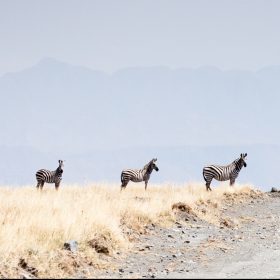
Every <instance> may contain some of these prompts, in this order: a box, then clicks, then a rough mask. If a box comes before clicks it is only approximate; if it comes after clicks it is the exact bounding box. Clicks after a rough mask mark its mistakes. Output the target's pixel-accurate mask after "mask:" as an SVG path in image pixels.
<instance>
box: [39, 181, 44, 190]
mask: <svg viewBox="0 0 280 280" xmlns="http://www.w3.org/2000/svg"><path fill="white" fill-rule="evenodd" d="M44 183H45V182H44V181H43V182H41V184H40V190H43V187H44Z"/></svg>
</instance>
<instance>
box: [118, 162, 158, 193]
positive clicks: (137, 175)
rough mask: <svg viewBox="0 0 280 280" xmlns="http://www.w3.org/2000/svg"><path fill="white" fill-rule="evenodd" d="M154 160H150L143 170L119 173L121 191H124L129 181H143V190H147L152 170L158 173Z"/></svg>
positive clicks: (127, 170) (128, 170)
mask: <svg viewBox="0 0 280 280" xmlns="http://www.w3.org/2000/svg"><path fill="white" fill-rule="evenodd" d="M156 161H157V159H156V158H154V159H152V160H151V161H150V162H149V163H148V164H146V165H145V166H144V167H143V169H126V170H123V171H122V173H121V181H122V185H121V190H122V189H124V188H125V187H126V186H127V184H128V182H129V181H132V182H143V181H145V190H146V189H147V184H148V181H149V179H150V175H151V173H152V171H153V170H156V171H158V170H159V169H158V167H157V166H156V164H155V162H156Z"/></svg>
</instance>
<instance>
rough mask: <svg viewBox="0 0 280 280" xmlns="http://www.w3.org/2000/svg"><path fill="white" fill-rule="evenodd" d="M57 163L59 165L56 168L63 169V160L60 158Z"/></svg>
mask: <svg viewBox="0 0 280 280" xmlns="http://www.w3.org/2000/svg"><path fill="white" fill-rule="evenodd" d="M58 163H59V167H58V168H59V169H60V170H63V167H64V163H63V160H61V159H60V160H59V161H58Z"/></svg>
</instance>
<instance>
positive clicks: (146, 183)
mask: <svg viewBox="0 0 280 280" xmlns="http://www.w3.org/2000/svg"><path fill="white" fill-rule="evenodd" d="M147 185H148V181H145V191H146V190H147Z"/></svg>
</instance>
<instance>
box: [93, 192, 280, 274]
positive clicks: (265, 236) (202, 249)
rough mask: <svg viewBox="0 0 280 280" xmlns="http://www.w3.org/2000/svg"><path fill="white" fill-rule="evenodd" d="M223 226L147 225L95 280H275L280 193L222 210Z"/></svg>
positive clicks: (196, 222) (199, 223)
mask: <svg viewBox="0 0 280 280" xmlns="http://www.w3.org/2000/svg"><path fill="white" fill-rule="evenodd" d="M221 211H222V216H223V217H227V221H229V222H225V223H224V225H223V224H220V225H218V226H217V225H213V224H209V223H207V222H205V221H202V220H200V219H196V220H194V221H188V222H187V223H185V222H182V221H177V222H176V223H175V224H174V226H173V227H172V228H169V229H166V228H160V227H156V226H153V225H151V226H150V230H149V233H148V234H147V235H142V236H141V237H140V238H139V240H138V241H137V242H136V243H135V245H134V247H133V248H132V250H131V251H130V252H128V253H126V254H124V253H117V254H115V255H114V256H111V257H108V258H109V259H108V261H110V263H111V266H110V267H111V268H110V269H109V270H108V269H106V270H103V271H100V272H98V273H97V274H96V275H94V277H95V278H144V279H147V278H279V277H280V266H279V262H280V242H279V241H280V240H279V239H280V218H279V213H280V193H265V194H264V195H263V196H262V197H257V198H254V199H251V200H248V201H246V203H239V204H235V205H230V204H228V205H226V206H224V207H223V208H222V210H221Z"/></svg>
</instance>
